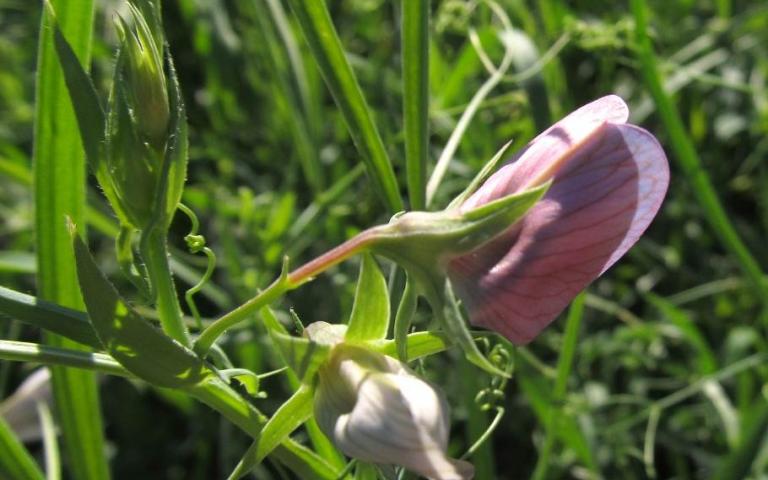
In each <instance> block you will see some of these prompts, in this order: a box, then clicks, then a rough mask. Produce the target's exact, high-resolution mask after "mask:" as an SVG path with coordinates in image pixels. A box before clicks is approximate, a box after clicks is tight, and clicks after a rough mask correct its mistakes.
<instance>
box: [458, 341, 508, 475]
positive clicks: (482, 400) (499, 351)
mask: <svg viewBox="0 0 768 480" xmlns="http://www.w3.org/2000/svg"><path fill="white" fill-rule="evenodd" d="M478 342H479V343H481V344H482V345H483V347H484V350H485V351H486V352H487V354H486V357H487V358H488V361H490V362H491V364H493V366H494V367H496V368H498V369H499V370H501V371H503V372H506V373H507V374H511V373H512V370H513V367H514V361H513V359H512V355H510V353H509V351H508V350H507V349H506V348H504V346H503V345H501V344H496V345H494V346H493V347H491V346H490V341H489V340H488V338H485V337H484V338H481V339H479V340H478ZM508 380H509V378H507V377H503V376H501V375H494V376H492V377H491V381H490V383H489V385H488V387H487V388H484V389H483V390H480V391H479V392H477V395H475V403H476V404H477V405H478V407H479V408H480V410H481V411H483V412H487V411H490V410H495V411H496V415H495V416H494V417H493V420H492V421H491V423H490V424H488V428H486V429H485V432H483V434H482V435H480V437H479V438H478V439H477V440H476V441H475V443H473V444H472V446H471V447H469V449H468V450H467V452H466V453H465V454H464V455H462V456H461V459H462V460H464V459H466V458H469V457H470V456H472V454H473V453H475V452H476V451H477V449H478V448H480V447H481V446H482V445H483V444H484V443H485V442H486V441H487V440H488V439H489V438H490V436H491V434H492V433H493V431H494V430H496V427H498V426H499V423H500V422H501V419H502V417H503V416H504V413H505V409H504V407H503V406H501V405H499V403H501V402H502V401H503V400H504V389H505V388H506V386H507V381H508Z"/></svg>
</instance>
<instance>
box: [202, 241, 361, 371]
mask: <svg viewBox="0 0 768 480" xmlns="http://www.w3.org/2000/svg"><path fill="white" fill-rule="evenodd" d="M375 229H376V227H374V228H371V229H368V230H365V231H363V232H361V233H359V234H357V235H355V236H354V237H352V238H350V239H349V240H347V241H346V242H344V243H342V244H341V245H339V246H337V247H335V248H333V249H331V250H329V251H327V252H325V253H324V254H322V255H320V256H319V257H317V258H315V259H314V260H312V261H311V262H309V263H305V264H304V265H302V266H301V267H299V268H297V269H296V270H294V271H292V272H291V273H289V274H287V275H283V276H281V277H280V278H278V279H277V280H275V281H274V282H272V284H271V285H270V286H268V287H267V288H265V289H264V290H262V291H261V292H259V294H258V295H256V296H255V297H253V298H251V299H250V300H248V301H247V302H245V303H244V304H242V305H240V306H239V307H237V308H236V309H234V310H232V311H230V312H229V313H226V314H224V315H222V316H221V317H219V318H218V319H217V320H216V321H215V322H213V323H212V324H211V325H209V326H208V327H207V328H206V329H205V330H203V331H202V332H201V333H200V336H199V337H198V338H197V341H196V342H195V345H194V349H195V352H197V354H198V355H200V356H205V355H206V354H207V352H208V350H209V349H210V348H211V347H212V346H213V344H214V343H215V342H216V340H217V339H218V338H219V337H220V336H221V335H223V334H224V332H226V331H227V330H228V329H230V328H232V327H233V326H235V325H237V324H238V323H240V322H242V321H243V320H245V319H247V318H249V317H250V316H251V315H253V314H254V313H255V312H257V311H259V310H260V309H261V308H263V307H265V306H267V305H269V304H271V303H272V302H274V301H275V300H277V299H278V298H280V297H281V296H282V295H283V294H285V293H286V292H289V291H291V290H293V289H295V288H298V287H299V286H301V285H302V284H304V283H306V282H308V281H310V280H312V279H313V278H314V277H315V276H316V275H318V274H319V273H321V272H323V271H325V270H327V269H329V268H331V267H333V266H334V265H337V264H339V263H341V262H343V261H344V260H346V259H348V258H349V257H351V256H353V255H356V254H358V253H360V252H361V251H363V250H365V249H366V248H368V246H369V244H370V242H371V240H372V239H373V238H374V237H375Z"/></svg>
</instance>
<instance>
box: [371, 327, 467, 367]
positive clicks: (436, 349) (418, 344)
mask: <svg viewBox="0 0 768 480" xmlns="http://www.w3.org/2000/svg"><path fill="white" fill-rule="evenodd" d="M405 343H406V345H407V349H408V360H416V359H418V358H421V357H426V356H429V355H434V354H436V353H440V352H444V351H445V350H447V349H449V348H450V347H451V346H452V345H453V343H452V342H451V341H450V339H449V338H448V336H447V335H446V334H445V333H442V332H414V333H411V334H410V335H408V336H407V337H406V339H405ZM366 345H367V346H368V348H370V349H371V350H373V351H376V352H379V353H383V354H384V355H389V356H390V357H397V355H398V350H399V348H400V345H399V344H398V343H397V341H396V340H378V341H375V342H368V343H367V344H366ZM401 361H402V360H401Z"/></svg>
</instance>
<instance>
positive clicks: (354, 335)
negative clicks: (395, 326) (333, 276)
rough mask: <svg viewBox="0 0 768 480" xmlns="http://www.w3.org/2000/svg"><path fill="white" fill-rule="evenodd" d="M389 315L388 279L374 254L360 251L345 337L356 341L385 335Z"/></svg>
mask: <svg viewBox="0 0 768 480" xmlns="http://www.w3.org/2000/svg"><path fill="white" fill-rule="evenodd" d="M389 315H390V312H389V291H388V290H387V281H386V279H385V278H384V275H382V273H381V270H380V269H379V265H378V264H377V263H376V260H375V259H374V258H373V256H372V255H371V254H369V253H366V254H363V255H362V261H361V262H360V277H359V278H358V280H357V290H356V291H355V303H354V305H353V306H352V314H351V316H350V319H349V328H348V329H347V334H346V337H345V338H346V340H349V341H352V342H355V341H365V340H379V339H382V338H385V337H386V336H387V330H388V329H389Z"/></svg>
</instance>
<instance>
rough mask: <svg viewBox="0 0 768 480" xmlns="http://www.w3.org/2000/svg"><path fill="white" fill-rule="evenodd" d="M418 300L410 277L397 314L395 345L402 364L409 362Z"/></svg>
mask: <svg viewBox="0 0 768 480" xmlns="http://www.w3.org/2000/svg"><path fill="white" fill-rule="evenodd" d="M418 300H419V299H418V295H417V292H416V288H415V286H414V284H413V281H412V280H411V279H410V277H409V278H408V279H406V281H405V288H404V289H403V296H402V298H401V299H400V304H399V305H398V307H397V314H395V332H394V335H395V344H396V345H397V358H398V359H399V360H400V361H401V362H408V361H409V351H408V349H409V344H408V332H409V331H410V330H411V323H412V322H413V315H414V314H415V313H416V307H417V304H418Z"/></svg>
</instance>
